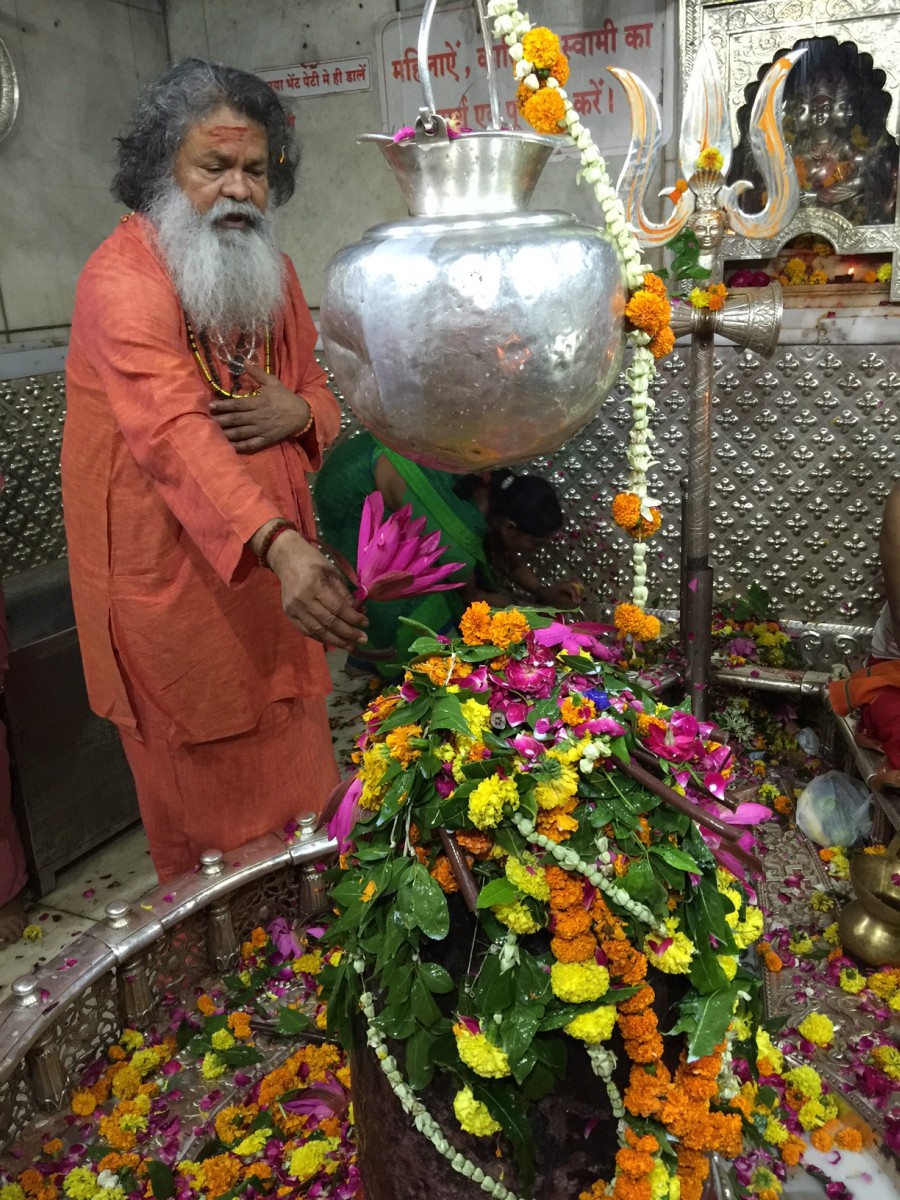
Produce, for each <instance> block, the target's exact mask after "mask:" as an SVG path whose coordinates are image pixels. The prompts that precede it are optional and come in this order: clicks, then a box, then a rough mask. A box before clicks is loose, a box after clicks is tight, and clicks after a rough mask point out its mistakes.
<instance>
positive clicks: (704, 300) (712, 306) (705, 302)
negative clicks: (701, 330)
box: [688, 283, 728, 312]
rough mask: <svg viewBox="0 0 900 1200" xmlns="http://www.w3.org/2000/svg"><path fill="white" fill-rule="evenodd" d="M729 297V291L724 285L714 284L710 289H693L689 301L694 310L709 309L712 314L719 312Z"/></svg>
mask: <svg viewBox="0 0 900 1200" xmlns="http://www.w3.org/2000/svg"><path fill="white" fill-rule="evenodd" d="M727 296H728V289H727V288H726V286H725V284H724V283H713V284H711V285H710V286H709V287H708V288H699V287H695V288H692V289H691V294H690V295H689V296H688V300H690V302H691V306H692V307H693V308H708V309H709V310H710V312H718V310H719V309H720V308H721V307H722V306H723V304H724V303H725V300H726V298H727Z"/></svg>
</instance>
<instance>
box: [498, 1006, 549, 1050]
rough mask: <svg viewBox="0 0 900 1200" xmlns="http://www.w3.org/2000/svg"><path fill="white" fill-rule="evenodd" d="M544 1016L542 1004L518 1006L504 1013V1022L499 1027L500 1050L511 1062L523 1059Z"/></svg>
mask: <svg viewBox="0 0 900 1200" xmlns="http://www.w3.org/2000/svg"><path fill="white" fill-rule="evenodd" d="M543 1015H544V1006H543V1005H542V1004H534V1003H532V1004H529V1005H528V1006H527V1007H523V1006H521V1005H517V1006H516V1007H515V1008H513V1009H511V1010H510V1011H509V1012H507V1013H504V1015H503V1022H502V1024H501V1025H500V1027H499V1030H498V1033H499V1035H500V1036H499V1042H500V1049H501V1050H503V1051H504V1052H505V1053H506V1055H507V1057H508V1058H509V1060H510V1062H515V1061H516V1060H517V1059H519V1058H521V1057H522V1055H523V1054H524V1053H525V1051H526V1050H527V1049H528V1047H529V1046H530V1045H531V1043H532V1041H533V1040H534V1036H535V1034H536V1033H537V1031H538V1028H539V1026H540V1024H541V1019H542V1017H543Z"/></svg>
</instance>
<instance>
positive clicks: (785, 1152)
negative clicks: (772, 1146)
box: [779, 1137, 806, 1167]
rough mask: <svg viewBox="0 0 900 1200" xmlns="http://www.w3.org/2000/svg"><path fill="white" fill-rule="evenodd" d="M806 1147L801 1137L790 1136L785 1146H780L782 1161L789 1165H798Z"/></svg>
mask: <svg viewBox="0 0 900 1200" xmlns="http://www.w3.org/2000/svg"><path fill="white" fill-rule="evenodd" d="M805 1149H806V1147H805V1145H804V1144H803V1142H802V1141H801V1140H800V1138H797V1137H790V1138H788V1140H787V1141H786V1142H785V1143H784V1145H783V1146H781V1147H779V1153H780V1154H781V1161H782V1162H783V1163H784V1164H785V1165H786V1166H788V1167H796V1165H797V1163H798V1162H799V1161H800V1159H801V1157H802V1155H803V1151H804V1150H805Z"/></svg>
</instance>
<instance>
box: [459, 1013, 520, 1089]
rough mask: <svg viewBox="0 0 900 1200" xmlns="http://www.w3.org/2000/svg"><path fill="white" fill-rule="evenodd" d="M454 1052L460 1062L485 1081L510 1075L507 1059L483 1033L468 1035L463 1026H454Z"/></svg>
mask: <svg viewBox="0 0 900 1200" xmlns="http://www.w3.org/2000/svg"><path fill="white" fill-rule="evenodd" d="M453 1035H454V1037H455V1038H456V1051H457V1053H458V1054H459V1057H460V1059H461V1060H462V1062H464V1063H465V1064H466V1066H467V1067H471V1068H472V1070H473V1071H474V1072H475V1073H476V1074H477V1075H481V1076H483V1077H484V1078H485V1079H503V1078H504V1077H505V1076H507V1075H509V1073H510V1066H509V1059H508V1058H507V1057H506V1055H505V1054H504V1053H503V1051H502V1050H501V1049H499V1047H497V1046H494V1045H492V1044H491V1042H489V1041H488V1040H487V1038H486V1037H485V1036H484V1034H483V1033H469V1031H468V1029H466V1027H465V1025H454V1026H453Z"/></svg>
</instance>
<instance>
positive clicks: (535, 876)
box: [503, 854, 550, 900]
mask: <svg viewBox="0 0 900 1200" xmlns="http://www.w3.org/2000/svg"><path fill="white" fill-rule="evenodd" d="M503 870H504V871H505V872H506V878H507V879H508V880H509V882H510V883H512V884H514V885H515V886H516V887H517V888H518V889H519V891H520V892H524V893H525V895H526V896H533V897H534V899H535V900H549V899H550V885H549V884H548V883H547V872H546V871H545V870H544V868H543V867H538V866H536V865H535V864H534V863H527V862H523V861H522V859H521V858H516V857H515V856H514V855H512V854H510V855H509V856H508V857H507V859H506V862H505V863H504V864H503Z"/></svg>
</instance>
